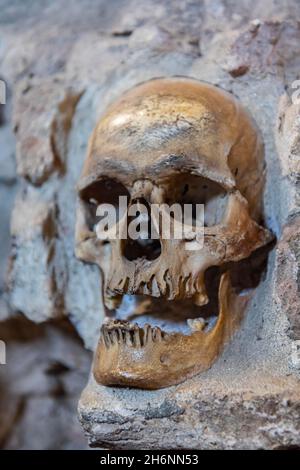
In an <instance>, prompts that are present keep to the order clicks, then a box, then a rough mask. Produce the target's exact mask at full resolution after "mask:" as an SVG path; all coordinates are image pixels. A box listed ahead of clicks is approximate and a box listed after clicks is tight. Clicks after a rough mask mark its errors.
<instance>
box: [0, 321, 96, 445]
mask: <svg viewBox="0 0 300 470" xmlns="http://www.w3.org/2000/svg"><path fill="white" fill-rule="evenodd" d="M0 338H1V339H2V340H3V341H5V343H6V345H7V364H6V365H5V366H0V381H1V402H0V446H1V448H5V449H85V448H87V443H86V440H85V439H84V436H83V435H82V432H81V430H80V427H79V424H78V421H77V419H76V414H75V412H74V410H75V409H76V403H77V401H78V397H79V394H80V391H81V389H82V387H83V385H84V383H85V381H86V379H87V371H88V368H89V364H90V360H91V357H90V354H89V353H88V352H87V351H85V350H84V348H83V345H82V344H81V342H80V340H79V338H78V337H77V336H76V334H75V333H74V330H72V328H70V326H69V325H68V324H67V322H61V323H56V324H54V323H52V324H49V323H48V324H44V325H34V323H31V322H29V321H28V320H26V319H25V318H24V317H21V316H18V317H15V318H13V319H10V320H8V321H6V322H2V323H0Z"/></svg>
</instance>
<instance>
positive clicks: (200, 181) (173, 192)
mask: <svg viewBox="0 0 300 470" xmlns="http://www.w3.org/2000/svg"><path fill="white" fill-rule="evenodd" d="M167 194H168V197H167V203H168V204H170V205H171V204H174V203H179V204H180V205H181V207H182V210H183V206H184V204H191V206H192V218H193V221H196V218H197V204H203V205H204V226H205V227H212V226H214V225H218V224H220V223H221V221H222V219H223V217H224V214H225V210H226V207H227V204H228V193H227V191H226V190H225V189H224V188H223V187H222V186H221V185H220V184H218V183H216V182H215V181H212V180H209V179H208V178H204V177H202V176H196V175H190V174H187V173H184V174H181V175H176V176H175V177H174V178H172V179H171V180H169V182H168V188H167Z"/></svg>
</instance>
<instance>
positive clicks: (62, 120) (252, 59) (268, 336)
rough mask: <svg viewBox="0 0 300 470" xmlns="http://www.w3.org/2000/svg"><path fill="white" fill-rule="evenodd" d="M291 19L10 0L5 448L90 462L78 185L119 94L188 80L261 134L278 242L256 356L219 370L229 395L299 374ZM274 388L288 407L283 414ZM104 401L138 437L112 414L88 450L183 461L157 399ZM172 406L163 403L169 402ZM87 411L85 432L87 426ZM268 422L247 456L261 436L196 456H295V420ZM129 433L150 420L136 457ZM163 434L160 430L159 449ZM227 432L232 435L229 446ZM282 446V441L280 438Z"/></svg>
mask: <svg viewBox="0 0 300 470" xmlns="http://www.w3.org/2000/svg"><path fill="white" fill-rule="evenodd" d="M297 19H300V4H299V2H298V0H282V1H280V0H277V1H276V0H266V1H264V2H261V1H258V0H241V1H238V2H234V1H232V0H184V1H183V0H181V1H179V0H172V1H171V0H165V1H164V2H162V1H158V0H148V1H147V0H140V1H138V0H112V1H110V2H105V1H103V0H64V1H63V0H52V1H47V0H27V1H26V2H24V1H22V0H0V79H3V80H5V82H6V84H7V104H6V105H5V106H3V105H0V319H1V323H0V339H2V340H4V341H6V343H7V365H6V366H0V446H2V447H3V448H10V449H11V448H16V449H17V448H20V449H25V448H39V449H51V448H56V449H59V448H61V449H67V448H74V449H75V448H77V449H79V448H86V447H87V441H86V439H85V437H84V435H83V432H82V431H81V429H80V426H79V424H78V423H77V417H76V408H77V402H78V399H79V395H80V392H81V391H82V389H83V388H84V386H85V384H86V382H87V380H88V373H89V368H90V363H91V352H90V351H91V350H92V349H93V347H94V345H95V341H96V340H97V336H98V332H99V325H100V322H101V318H102V310H101V303H100V279H99V273H98V271H97V269H96V268H94V267H93V266H85V265H84V264H82V263H80V262H79V261H77V260H76V259H75V257H74V254H73V240H74V233H73V229H74V217H75V184H76V180H77V178H78V175H79V172H80V168H81V165H82V161H83V158H84V155H85V150H86V145H87V139H88V136H89V134H90V132H91V130H92V128H93V126H94V124H95V122H96V120H97V117H98V116H99V115H100V114H101V112H102V111H103V110H104V109H105V107H106V105H107V104H108V103H109V102H110V101H112V100H113V99H114V98H115V97H116V96H117V95H119V94H120V93H121V92H122V91H123V90H126V89H128V88H129V87H130V86H132V85H134V84H136V83H138V82H140V81H143V80H146V79H148V78H152V77H156V76H170V75H188V76H192V77H195V78H199V79H202V80H207V81H210V82H212V83H214V84H216V85H220V86H222V87H224V88H225V89H227V90H228V91H232V92H233V93H234V94H235V95H237V96H238V97H239V98H240V99H241V101H242V102H243V103H244V104H245V106H246V107H248V108H249V109H250V111H251V113H252V114H253V115H254V117H255V119H256V121H257V122H258V125H259V127H260V128H261V130H262V132H263V136H264V140H265V144H266V159H267V164H268V180H267V186H266V196H265V207H266V224H267V225H268V227H269V228H271V229H272V230H273V231H274V233H275V234H276V236H277V237H278V239H281V241H280V243H279V245H278V248H277V249H276V252H275V253H273V256H271V260H270V263H271V264H270V269H269V271H268V273H269V275H268V278H267V280H266V284H265V286H264V287H262V288H261V289H260V290H258V294H257V297H256V299H254V302H253V306H252V310H251V312H250V313H251V315H250V317H248V322H246V324H245V330H244V332H243V331H242V332H241V337H243V334H244V335H246V336H247V335H248V333H249V335H250V337H251V338H252V339H253V338H256V339H257V338H258V339H257V343H256V342H255V341H256V340H255V341H251V345H250V344H249V346H247V347H243V348H241V347H240V345H239V343H237V344H236V345H234V344H233V346H232V348H233V351H234V352H235V355H234V356H233V357H235V358H237V357H240V358H241V359H240V363H239V364H238V365H237V364H236V363H234V361H233V362H232V361H231V360H230V356H229V360H228V361H227V366H225V365H224V363H222V367H223V370H224V367H225V371H226V373H228V377H229V379H228V380H229V381H230V382H231V383H234V382H235V381H236V383H241V376H239V374H238V373H237V371H238V370H239V373H242V372H243V373H245V372H244V371H245V370H249V375H252V376H255V375H256V374H257V370H262V371H266V370H270V369H271V368H272V367H274V364H276V367H277V369H278V370H277V372H278V375H280V380H279V381H278V382H276V381H275V382H276V384H277V385H278V383H279V382H280V384H281V383H283V384H285V383H287V382H288V380H290V379H286V380H287V382H285V378H286V377H289V376H291V375H292V374H294V373H295V368H293V367H292V368H291V370H290V369H289V365H288V363H287V359H286V358H288V357H290V356H291V355H292V354H293V353H295V344H296V343H295V341H297V340H299V339H300V337H299V334H300V326H299V325H300V322H299V290H298V289H299V283H298V279H299V278H298V274H299V259H300V258H299V252H300V250H299V193H298V191H299V188H298V181H299V158H298V157H299V155H300V143H299V137H298V136H299V122H300V121H299V119H300V118H299V115H300V113H299V106H295V105H292V103H291V101H290V96H291V94H292V91H293V90H292V88H291V87H292V83H293V82H294V81H295V80H297V79H299V78H300V27H299V23H298V22H297V21H296V20H297ZM276 148H277V150H276ZM277 152H278V155H279V158H278V156H277ZM17 174H18V176H17ZM10 227H11V228H10ZM10 232H11V236H10ZM270 271H271V272H272V276H271V275H270ZM266 286H267V287H266ZM266 288H267V289H268V290H267V292H268V293H269V297H271V298H272V302H271V301H269V298H268V296H266V295H265V292H266V291H265V289H266ZM266 297H267V298H266ZM267 302H269V304H267ZM257 305H258V308H257ZM24 315H26V318H25V317H24ZM249 318H250V319H251V318H254V320H255V321H254V322H253V323H251V322H250V320H249ZM251 321H252V320H251ZM274 325H275V326H274ZM254 343H255V352H253V350H252V349H251V347H254V346H253V344H254ZM242 344H243V342H242ZM257 358H260V359H259V361H258V363H257V364H258V365H257V364H256V366H255V367H254V366H253V367H252V365H253V364H254V363H255V360H258V359H257ZM226 360H227V359H226ZM224 361H225V360H224ZM284 361H285V362H284ZM294 362H295V361H294ZM249 364H250V365H249ZM294 365H295V364H294ZM217 367H218V366H217ZM226 367H227V369H226ZM247 367H248V369H247ZM251 367H252V368H251ZM232 370H234V372H235V373H236V377H235V378H234V377H232V375H231V374H232ZM207 380H208V382H209V380H210V379H209V377H208V379H207ZM222 380H223V378H222V377H221V379H220V380H219V383H221V382H222ZM272 380H273V379H272ZM272 380H271V381H270V382H269V383H268V385H265V384H264V383H260V385H259V390H260V392H259V393H262V392H261V390H262V389H263V388H264V387H265V389H266V390H268V393H269V392H270V390H271V386H273V385H272ZM291 381H293V377H292V378H291ZM225 382H226V381H225ZM211 383H212V384H213V385H214V380H212V381H211ZM277 385H276V386H275V385H274V387H275V389H277V388H278V390H279V389H280V390H279V391H278V394H279V395H280V400H281V399H282V400H284V399H285V400H287V398H286V396H285V395H284V393H283V392H282V387H281V385H280V386H279V385H278V386H277ZM255 386H256V385H255V383H254V382H253V387H254V389H255ZM214 387H215V385H214V386H212V388H214ZM276 387H277V388H276ZM225 388H226V387H225ZM283 388H284V385H283ZM101 393H102V392H101ZM101 393H100V395H99V396H98V395H97V397H96V398H95V397H94V396H93V398H94V399H95V400H96V401H97V400H99V404H98V405H97V406H99V407H101V406H103V407H104V411H105V407H109V406H110V403H113V405H114V406H115V407H118V406H119V407H120V406H121V407H123V408H124V409H125V408H126V406H127V405H128V409H127V410H125V415H126V416H128V415H130V419H129V424H128V421H126V419H127V417H126V418H124V416H123V417H120V416H118V417H117V418H118V419H119V422H116V421H115V422H114V420H115V418H116V417H115V416H113V415H110V414H109V413H107V417H106V418H105V419H102V418H101V419H102V421H101V420H100V426H99V419H100V418H99V417H97V418H96V420H95V422H91V423H88V424H86V431H87V432H88V434H89V437H90V439H91V441H92V442H93V443H94V444H97V443H98V445H101V444H102V443H106V445H108V446H114V439H116V436H117V435H119V438H118V439H119V444H118V445H119V446H120V447H124V448H125V447H126V446H131V447H134V446H135V445H140V446H142V448H145V447H143V446H145V443H146V444H147V445H148V446H150V447H151V446H155V445H157V442H158V441H159V434H160V433H162V434H163V435H164V436H165V445H166V446H171V445H173V444H172V442H173V441H172V439H173V437H172V436H168V435H167V434H166V433H165V432H166V429H172V430H173V428H174V422H173V421H172V419H173V418H172V417H171V415H170V418H168V417H166V416H163V415H162V414H161V415H160V414H159V413H158V415H157V420H155V419H152V421H151V420H149V419H148V418H147V416H148V415H149V409H148V408H147V406H148V405H147V403H149V400H152V398H151V397H150V396H148V395H147V394H142V393H141V394H139V396H138V397H136V396H135V395H134V396H133V402H134V404H136V400H138V401H139V403H141V405H140V406H141V409H139V410H137V411H136V410H135V409H133V404H131V402H130V401H129V402H128V403H127V400H128V398H127V396H121V397H118V396H117V395H116V396H114V400H116V401H113V400H112V397H111V395H110V392H107V391H103V394H102V395H101ZM164 393H165V392H163V393H162V394H160V395H159V396H158V398H157V403H160V401H162V402H163V400H165V395H164ZM222 393H223V392H222ZM270 393H271V392H270ZM225 395H226V393H225V392H224V393H223V395H222V396H225ZM87 396H88V395H87ZM89 396H91V395H89ZM293 396H294V395H293ZM276 399H277V398H276ZM105 400H106V401H105ZM212 400H213V398H212ZM101 403H102V405H101ZM251 403H252V402H251ZM272 403H273V401H272ZM295 403H296V405H297V406H298V404H299V400H298V401H297V400H296V398H295ZM143 404H145V407H146V408H147V410H148V411H146V412H145V409H142V408H143V406H144V405H143ZM85 406H86V409H85V410H83V411H82V412H81V413H82V416H83V415H85V414H86V415H88V413H89V412H90V411H91V410H90V409H89V408H88V405H86V404H85ZM230 406H231V405H230ZM249 406H253V403H252V404H250V405H249ZM263 406H264V407H265V406H266V403H265V402H264V403H263ZM274 406H275V405H274ZM234 407H235V406H234ZM208 408H209V406H208ZM235 408H236V407H235ZM285 410H286V408H285ZM92 411H93V410H92ZM263 412H264V413H265V414H266V416H267V424H266V423H265V422H263V423H262V424H261V427H262V428H263V429H262V431H261V435H260V437H259V438H257V440H256V441H255V442H253V441H251V442H250V441H247V432H248V433H249V432H250V431H251V429H252V428H251V424H249V425H248V424H247V425H246V429H245V430H244V432H245V435H243V436H242V437H241V440H240V441H239V442H238V440H236V441H234V439H235V437H232V439H231V441H230V438H228V439H229V440H228V441H227V444H226V439H227V438H226V436H225V435H223V437H222V436H221V437H220V435H219V434H218V431H214V430H210V431H209V432H208V431H207V432H208V437H207V438H206V441H205V436H204V438H203V439H204V440H202V441H201V445H202V446H203V447H208V448H213V447H214V446H218V447H222V446H225V447H226V446H227V447H228V446H229V447H230V446H231V447H235V446H238V445H241V442H242V443H243V445H244V446H247V445H248V446H251V445H253V447H259V446H260V445H261V446H262V447H271V448H276V447H279V446H280V445H282V446H287V447H288V446H295V445H296V444H297V445H299V441H297V439H296V437H295V436H296V435H297V433H298V434H299V430H297V429H292V430H290V433H286V426H290V422H289V421H288V425H285V419H286V418H285V414H284V413H285V412H286V411H285V412H283V417H282V415H280V417H278V416H279V415H278V413H277V412H276V413H277V414H276V413H275V412H274V413H273V415H272V412H271V411H270V410H269V409H267V410H266V409H265V408H264V411H263ZM135 413H137V414H138V415H139V416H140V415H141V416H142V418H140V417H138V418H136V416H135ZM147 413H148V415H147ZM228 413H229V414H231V411H230V407H229V411H228ZM259 413H262V410H261V409H259V407H258V409H257V415H259ZM268 413H269V414H268ZM286 413H287V412H286ZM297 413H299V408H296V411H295V410H294V409H293V414H292V420H294V417H295V416H296V415H297ZM121 414H122V413H121ZM175 414H176V413H175ZM216 414H217V416H218V419H219V418H220V412H219V411H216ZM254 414H255V413H254ZM153 416H154V415H153ZM182 416H185V415H184V413H183V414H182ZM134 418H135V419H138V420H140V419H141V421H139V433H140V441H139V443H137V442H135V440H134V438H133V435H134V433H135V432H136V429H137V428H136V427H135V425H134V424H133V425H131V424H130V423H131V422H132V420H133V421H134ZM176 419H177V418H176ZM178 419H179V418H178ZM184 419H185V420H186V424H182V423H181V424H178V433H177V437H176V439H177V443H178V446H180V445H181V444H180V443H183V442H184V445H185V446H186V447H185V448H187V447H188V446H189V445H190V446H192V445H197V442H198V443H199V439H198V438H197V436H195V435H193V436H190V437H189V441H187V440H185V439H184V438H183V436H184V435H187V432H186V430H187V429H189V428H188V426H189V423H190V422H192V420H194V419H195V417H194V415H192V416H191V417H190V418H189V417H187V418H184ZM220 419H221V418H220ZM239 419H241V417H240V418H239ZM251 419H252V418H251ZM251 419H250V418H249V420H250V421H249V422H250V423H254V426H257V422H256V421H255V419H252V421H251ZM272 420H273V421H272ZM221 422H222V419H221ZM272 422H273V423H274V422H275V424H274V426H273V427H272V426H271V424H270V423H272ZM116 423H117V424H116ZM122 423H123V424H122ZM160 423H162V425H160ZM255 423H256V424H255ZM276 423H277V424H276ZM94 425H95V426H96V427H97V426H98V428H97V429H98V433H99V435H98V436H97V435H95V432H94V430H93V426H94ZM152 425H153V429H152V427H151V426H152ZM269 425H270V426H269ZM101 426H102V427H101ZM122 426H123V427H122ZM160 426H161V427H160ZM247 426H248V428H247ZM266 426H267V427H266ZM268 426H269V427H268ZM276 426H277V427H276ZM116 428H117V429H116ZM196 428H197V426H194V429H196ZM149 429H151V433H152V434H151V433H149ZM155 429H157V430H158V429H160V431H159V432H158V431H156V436H155V432H154V430H155ZM278 429H279V430H280V429H281V431H278ZM230 431H232V427H230V425H229V428H228V429H227V431H226V433H225V434H227V435H230ZM172 432H173V431H172ZM195 432H196V431H195ZM201 432H202V431H201V430H198V431H197V433H198V434H199V433H200V434H201ZM276 432H277V433H278V432H279V435H280V432H282V436H281V437H279V438H276V436H275V437H274V436H273V434H274V435H276ZM272 433H273V434H272ZM162 434H161V435H162ZM242 434H243V433H241V435H242ZM201 435H202V434H201ZM272 436H273V437H272ZM197 439H198V440H197ZM222 439H223V440H222ZM243 439H244V440H243ZM160 440H161V438H160ZM195 443H196V444H195ZM280 443H281V444H280ZM174 445H176V443H175V444H174ZM182 445H183V444H182ZM169 448H170V447H169Z"/></svg>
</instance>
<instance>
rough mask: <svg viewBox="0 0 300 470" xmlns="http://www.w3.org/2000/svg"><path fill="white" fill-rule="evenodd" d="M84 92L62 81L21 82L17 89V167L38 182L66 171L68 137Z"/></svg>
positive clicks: (32, 181) (19, 171) (34, 182)
mask: <svg viewBox="0 0 300 470" xmlns="http://www.w3.org/2000/svg"><path fill="white" fill-rule="evenodd" d="M79 97H80V92H78V91H77V92H76V91H75V90H71V89H69V90H68V89H67V88H65V87H64V85H63V84H62V83H59V82H58V83H57V82H50V83H47V81H46V80H45V81H44V82H42V83H38V84H34V83H27V82H25V83H21V84H20V85H19V90H18V92H16V105H15V110H14V118H13V120H14V128H15V131H16V134H17V149H16V157H17V170H18V173H19V175H20V176H23V177H24V178H26V179H28V180H29V181H30V182H31V183H32V184H34V185H40V184H42V183H44V182H45V181H46V180H47V179H48V178H49V176H50V175H51V174H53V173H54V172H58V173H63V172H64V171H65V158H66V151H67V139H68V133H69V130H70V126H71V122H72V117H73V112H74V108H75V106H76V103H77V102H78V99H79Z"/></svg>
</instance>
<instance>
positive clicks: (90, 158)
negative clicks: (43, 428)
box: [76, 77, 272, 389]
mask: <svg viewBox="0 0 300 470" xmlns="http://www.w3.org/2000/svg"><path fill="white" fill-rule="evenodd" d="M264 169H265V167H264V159H263V145H262V141H261V138H260V135H259V133H258V130H257V129H256V127H255V125H254V123H253V121H252V120H251V118H250V117H249V115H248V114H247V113H246V111H245V110H244V109H243V108H242V107H241V105H240V104H239V103H238V102H237V100H236V99H234V98H233V96H232V95H230V94H229V93H227V92H225V91H223V90H221V89H219V88H217V87H215V86H212V85H210V84H207V83H202V82H199V81H196V80H193V79H188V78H184V77H182V78H177V77H176V78H175V77H174V78H164V79H153V80H150V81H148V82H145V83H143V84H141V85H138V86H136V87H135V88H133V89H131V90H130V91H128V92H127V93H125V94H124V95H123V96H122V97H121V98H120V99H119V100H117V101H116V102H115V103H113V104H112V105H111V106H110V107H109V108H108V110H107V111H106V113H105V114H104V115H103V116H102V118H101V119H100V121H99V122H98V124H97V126H96V128H95V129H94V131H93V134H92V136H91V139H90V142H89V147H88V153H87V158H86V161H85V163H84V168H83V172H82V175H81V177H80V180H79V183H78V196H79V197H78V211H77V223H76V255H77V257H79V258H80V259H81V260H83V261H86V262H92V263H96V264H97V265H99V267H100V268H101V271H102V278H103V301H104V304H105V308H106V315H107V317H106V319H105V320H104V322H103V325H102V329H101V336H100V339H99V343H98V347H97V351H96V354H95V357H94V368H93V370H94V376H95V378H96V380H97V382H99V383H101V384H105V385H121V386H132V387H139V388H146V389H157V388H161V387H165V386H169V385H173V384H176V383H179V382H181V381H183V380H185V379H186V378H188V377H191V376H193V375H195V374H196V373H199V372H201V371H203V370H205V369H207V368H209V367H210V366H211V364H212V363H213V361H215V360H216V358H217V357H218V355H219V354H220V353H221V351H222V349H223V347H224V345H225V344H226V342H227V341H228V340H229V338H230V337H231V336H232V334H233V333H234V331H235V330H236V328H237V327H238V325H239V322H240V319H241V314H242V312H243V310H244V307H245V299H246V296H243V295H238V293H237V292H236V291H235V290H234V289H233V287H232V285H231V277H232V276H231V274H230V269H231V267H232V266H234V265H236V263H237V262H239V261H240V260H243V259H245V258H248V257H249V256H250V255H251V253H252V252H253V251H254V250H257V249H258V248H260V247H262V246H264V245H266V244H267V243H268V242H269V241H270V240H271V238H272V237H271V234H270V233H269V232H268V231H267V230H266V229H265V228H263V227H262V226H261V225H259V224H260V223H261V217H262V210H261V207H262V191H263V185H264ZM119 196H127V200H128V206H127V209H126V210H127V211H128V212H129V210H130V207H131V206H132V205H133V204H136V203H144V204H146V205H147V206H148V207H149V208H150V206H151V205H153V204H162V203H165V204H168V205H170V204H173V203H180V204H181V205H182V204H184V203H191V204H200V203H202V204H204V206H205V208H204V229H202V232H201V233H202V235H203V240H204V243H203V246H202V248H201V249H196V250H195V249H190V247H192V246H194V245H193V244H195V243H197V242H198V240H199V234H200V231H199V233H198V232H197V229H196V230H195V231H192V232H188V233H189V235H188V236H186V238H185V239H184V238H183V239H165V238H164V237H162V233H161V231H160V228H159V223H158V222H159V221H158V220H155V226H156V227H158V228H157V230H158V237H159V238H158V239H155V240H154V239H148V240H147V242H145V241H143V240H142V239H138V240H134V241H133V240H128V239H125V238H122V239H108V240H101V239H99V238H98V237H97V234H96V228H95V227H97V220H98V219H97V216H96V209H97V206H98V205H99V204H103V203H110V204H113V205H115V206H117V205H118V200H119ZM125 212H126V211H125ZM125 215H126V217H124V216H120V217H119V219H118V220H117V221H116V224H117V225H118V229H119V233H125V232H126V231H127V229H128V217H127V215H128V214H125ZM149 217H150V216H149ZM151 217H154V216H153V215H152V214H151ZM213 267H214V268H213ZM216 267H219V269H217V268H216ZM133 319H135V321H133Z"/></svg>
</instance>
